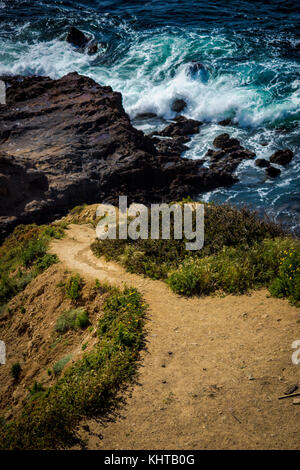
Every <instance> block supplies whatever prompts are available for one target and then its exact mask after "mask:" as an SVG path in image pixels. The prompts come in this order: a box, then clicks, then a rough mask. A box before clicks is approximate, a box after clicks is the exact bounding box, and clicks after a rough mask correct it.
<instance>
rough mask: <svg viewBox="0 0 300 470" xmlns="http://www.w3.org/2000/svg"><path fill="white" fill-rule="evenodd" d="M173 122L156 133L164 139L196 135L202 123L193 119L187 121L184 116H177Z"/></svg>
mask: <svg viewBox="0 0 300 470" xmlns="http://www.w3.org/2000/svg"><path fill="white" fill-rule="evenodd" d="M174 121H175V122H172V123H171V124H169V125H168V126H167V127H166V128H165V129H163V130H162V131H160V132H159V133H156V135H161V136H164V137H177V136H188V135H192V134H197V133H198V132H199V128H200V126H201V125H202V122H200V121H196V120H195V119H188V118H186V117H184V116H177V117H176V118H175V119H174Z"/></svg>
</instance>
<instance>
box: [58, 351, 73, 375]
mask: <svg viewBox="0 0 300 470" xmlns="http://www.w3.org/2000/svg"><path fill="white" fill-rule="evenodd" d="M71 359H72V356H71V355H70V354H69V355H68V356H65V357H63V358H62V359H60V360H59V361H57V362H56V363H55V364H54V366H53V372H54V375H55V376H56V377H57V376H59V375H60V374H61V373H62V371H63V369H64V367H65V366H66V365H67V364H68V362H70V360H71Z"/></svg>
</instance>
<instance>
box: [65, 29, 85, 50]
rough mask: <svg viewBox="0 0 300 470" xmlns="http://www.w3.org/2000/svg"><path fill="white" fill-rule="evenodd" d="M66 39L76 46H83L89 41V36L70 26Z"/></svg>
mask: <svg viewBox="0 0 300 470" xmlns="http://www.w3.org/2000/svg"><path fill="white" fill-rule="evenodd" d="M66 41H67V42H69V43H70V44H72V45H73V46H76V47H83V46H85V45H86V44H87V43H88V42H89V38H88V37H87V36H86V35H85V34H84V33H83V32H82V31H80V29H77V28H75V26H71V27H70V29H69V31H68V34H67V37H66Z"/></svg>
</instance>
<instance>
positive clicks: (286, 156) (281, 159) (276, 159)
mask: <svg viewBox="0 0 300 470" xmlns="http://www.w3.org/2000/svg"><path fill="white" fill-rule="evenodd" d="M293 157H294V153H293V152H292V151H291V150H289V149H284V150H277V152H275V153H273V155H271V157H270V162H271V163H277V165H287V164H288V163H290V161H291V160H292V159H293Z"/></svg>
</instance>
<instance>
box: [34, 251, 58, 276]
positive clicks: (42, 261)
mask: <svg viewBox="0 0 300 470" xmlns="http://www.w3.org/2000/svg"><path fill="white" fill-rule="evenodd" d="M56 263H58V257H57V256H56V255H51V254H49V253H47V254H45V255H44V256H43V257H41V258H38V259H37V260H36V261H35V263H34V266H35V268H36V270H37V272H38V273H41V272H43V271H45V270H46V269H48V268H50V266H52V264H56Z"/></svg>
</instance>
